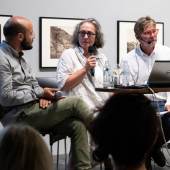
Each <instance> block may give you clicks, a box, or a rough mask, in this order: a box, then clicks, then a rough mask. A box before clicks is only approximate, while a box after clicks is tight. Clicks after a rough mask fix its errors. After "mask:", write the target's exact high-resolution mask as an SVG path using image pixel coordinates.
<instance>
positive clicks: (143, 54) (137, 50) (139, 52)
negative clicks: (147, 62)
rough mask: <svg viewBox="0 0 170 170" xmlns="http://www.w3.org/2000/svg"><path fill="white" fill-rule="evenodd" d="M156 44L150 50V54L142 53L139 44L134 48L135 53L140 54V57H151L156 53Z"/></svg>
mask: <svg viewBox="0 0 170 170" xmlns="http://www.w3.org/2000/svg"><path fill="white" fill-rule="evenodd" d="M156 49H157V48H156V45H155V48H154V50H153V51H152V53H151V54H150V55H147V54H146V53H144V52H143V51H142V49H141V48H140V46H139V47H138V48H137V49H136V52H137V54H138V55H139V56H142V57H152V56H154V55H155V54H156Z"/></svg>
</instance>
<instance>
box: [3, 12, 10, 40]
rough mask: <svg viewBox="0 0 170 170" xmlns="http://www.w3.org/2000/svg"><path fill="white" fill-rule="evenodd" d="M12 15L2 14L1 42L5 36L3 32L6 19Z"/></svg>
mask: <svg viewBox="0 0 170 170" xmlns="http://www.w3.org/2000/svg"><path fill="white" fill-rule="evenodd" d="M11 16H12V15H0V42H2V41H3V40H4V39H5V37H4V34H3V27H4V24H5V23H6V21H7V20H8V19H9V18H10V17H11Z"/></svg>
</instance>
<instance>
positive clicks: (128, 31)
mask: <svg viewBox="0 0 170 170" xmlns="http://www.w3.org/2000/svg"><path fill="white" fill-rule="evenodd" d="M134 25H135V21H117V63H118V64H119V62H120V61H121V57H123V56H124V55H125V54H126V53H128V52H129V51H131V50H132V49H134V48H135V47H137V46H138V44H139V42H138V40H137V39H136V37H135V34H134ZM157 28H158V29H159V32H158V36H157V43H160V44H164V23H163V22H157Z"/></svg>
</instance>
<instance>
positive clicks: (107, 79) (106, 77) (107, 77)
mask: <svg viewBox="0 0 170 170" xmlns="http://www.w3.org/2000/svg"><path fill="white" fill-rule="evenodd" d="M111 81H112V80H111V73H110V67H109V63H108V61H106V62H105V64H104V67H103V87H105V88H107V87H110V86H111Z"/></svg>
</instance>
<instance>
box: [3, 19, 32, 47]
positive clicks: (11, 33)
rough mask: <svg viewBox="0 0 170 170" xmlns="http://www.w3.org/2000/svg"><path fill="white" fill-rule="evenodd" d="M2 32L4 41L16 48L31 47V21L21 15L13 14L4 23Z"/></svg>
mask: <svg viewBox="0 0 170 170" xmlns="http://www.w3.org/2000/svg"><path fill="white" fill-rule="evenodd" d="M3 33H4V36H5V39H6V41H7V42H8V43H9V44H11V45H12V46H13V47H14V48H16V49H17V50H18V48H19V50H30V49H32V43H33V39H34V33H33V25H32V22H31V21H30V20H29V19H27V18H25V17H22V16H13V17H11V18H10V19H8V21H7V22H6V23H5V25H4V28H3Z"/></svg>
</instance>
